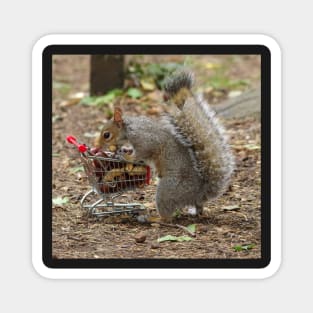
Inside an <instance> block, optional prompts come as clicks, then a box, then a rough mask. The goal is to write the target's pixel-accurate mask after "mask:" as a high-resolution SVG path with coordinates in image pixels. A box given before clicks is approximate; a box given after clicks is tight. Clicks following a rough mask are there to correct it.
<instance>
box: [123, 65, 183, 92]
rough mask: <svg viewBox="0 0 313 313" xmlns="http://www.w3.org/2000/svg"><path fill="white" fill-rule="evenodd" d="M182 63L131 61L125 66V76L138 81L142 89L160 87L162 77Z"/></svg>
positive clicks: (161, 86) (162, 80) (162, 81)
mask: <svg viewBox="0 0 313 313" xmlns="http://www.w3.org/2000/svg"><path fill="white" fill-rule="evenodd" d="M182 66H183V64H181V63H175V62H167V63H135V62H131V63H130V64H129V66H128V68H127V76H128V77H129V78H130V79H132V80H135V81H140V84H141V86H142V87H143V89H144V90H153V86H156V87H157V88H160V89H162V88H163V84H164V79H165V78H166V77H167V76H168V75H170V74H171V73H172V72H174V71H175V70H177V69H178V68H180V67H182Z"/></svg>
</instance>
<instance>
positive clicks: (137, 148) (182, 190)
mask: <svg viewBox="0 0 313 313" xmlns="http://www.w3.org/2000/svg"><path fill="white" fill-rule="evenodd" d="M193 83H194V79H193V74H192V73H191V72H189V71H187V70H185V69H184V70H180V71H177V72H176V73H174V74H173V75H172V76H170V77H169V78H168V79H167V80H166V82H165V87H164V89H165V96H166V97H167V98H168V101H169V102H170V103H173V104H175V109H174V111H173V112H171V113H170V114H168V115H165V116H161V117H160V118H159V119H150V118H148V117H145V116H138V117H133V116H125V115H124V114H123V112H122V110H121V109H120V108H115V110H114V115H113V119H112V120H110V121H108V122H107V123H105V125H104V126H103V128H102V130H101V133H100V136H99V137H98V138H97V146H101V147H112V146H113V147H116V148H117V149H118V150H119V151H123V149H125V151H126V152H127V153H128V154H129V152H131V153H133V152H134V155H135V157H136V160H142V161H144V162H146V163H147V164H149V165H152V166H153V167H154V168H155V170H156V172H157V174H158V177H159V183H158V187H157V193H156V206H157V210H158V213H159V215H160V216H161V218H162V219H163V220H170V219H171V218H172V215H173V213H174V212H175V211H176V210H177V209H183V208H184V207H187V206H193V207H195V208H196V210H197V213H198V214H201V213H202V210H203V205H204V203H205V202H206V201H207V200H209V199H213V198H215V197H217V196H219V195H221V193H223V191H225V189H226V187H227V186H228V184H229V181H230V178H231V175H232V172H233V167H234V158H233V155H232V153H231V151H230V148H229V145H228V143H227V140H226V136H225V134H224V129H223V127H222V126H221V124H220V123H219V121H218V120H217V118H216V117H215V113H214V111H213V110H212V109H211V108H210V107H209V105H208V104H207V103H206V102H205V101H204V100H203V98H202V97H201V96H200V95H195V94H194V93H193V92H192V90H191V89H192V87H193ZM125 147H127V148H125ZM133 150H134V151H133Z"/></svg>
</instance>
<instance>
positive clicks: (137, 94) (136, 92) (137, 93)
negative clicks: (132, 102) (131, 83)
mask: <svg viewBox="0 0 313 313" xmlns="http://www.w3.org/2000/svg"><path fill="white" fill-rule="evenodd" d="M127 95H128V96H129V97H131V98H132V99H138V98H141V97H142V95H143V94H142V91H141V90H140V89H138V88H129V89H128V90H127Z"/></svg>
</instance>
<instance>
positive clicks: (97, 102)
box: [80, 89, 123, 107]
mask: <svg viewBox="0 0 313 313" xmlns="http://www.w3.org/2000/svg"><path fill="white" fill-rule="evenodd" d="M122 95H123V90H121V89H112V90H110V91H108V92H107V93H106V94H104V95H102V96H87V97H84V98H83V99H82V100H81V101H80V104H82V105H88V106H100V107H101V106H104V105H108V104H109V103H112V102H113V101H115V100H116V99H117V98H118V97H120V96H122Z"/></svg>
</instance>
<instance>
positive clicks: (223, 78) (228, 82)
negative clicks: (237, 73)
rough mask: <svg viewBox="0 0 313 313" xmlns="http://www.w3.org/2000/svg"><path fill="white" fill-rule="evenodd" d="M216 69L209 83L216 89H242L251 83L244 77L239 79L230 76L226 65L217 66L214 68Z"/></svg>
mask: <svg viewBox="0 0 313 313" xmlns="http://www.w3.org/2000/svg"><path fill="white" fill-rule="evenodd" d="M212 69H213V71H214V74H213V75H212V77H210V79H209V80H208V84H209V85H210V86H211V87H213V88H214V89H229V90H233V89H241V88H242V87H245V86H247V85H249V81H248V80H244V79H238V80H232V79H230V78H229V77H228V74H227V69H228V67H226V66H217V67H214V68H212Z"/></svg>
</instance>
